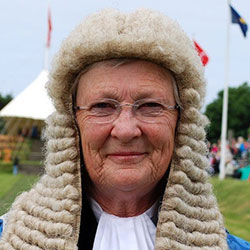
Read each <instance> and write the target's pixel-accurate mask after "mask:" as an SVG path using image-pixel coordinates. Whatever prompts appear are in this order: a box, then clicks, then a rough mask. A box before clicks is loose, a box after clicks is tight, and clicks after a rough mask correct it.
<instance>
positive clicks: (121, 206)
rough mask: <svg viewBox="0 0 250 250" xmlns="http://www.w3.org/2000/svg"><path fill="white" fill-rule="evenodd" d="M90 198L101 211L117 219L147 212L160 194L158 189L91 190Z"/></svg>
mask: <svg viewBox="0 0 250 250" xmlns="http://www.w3.org/2000/svg"><path fill="white" fill-rule="evenodd" d="M89 194H90V196H91V197H92V198H93V199H94V200H96V201H97V203H98V204H99V205H100V206H101V208H102V209H103V211H105V212H106V213H109V214H113V215H116V216H119V217H133V216H137V215H140V214H142V213H144V212H145V211H147V210H148V209H149V208H150V207H151V206H152V205H153V204H154V203H155V202H156V200H158V198H159V197H160V194H161V190H160V189H159V187H155V188H154V189H153V190H151V191H149V192H144V193H143V194H142V193H141V192H140V193H139V192H134V191H132V192H119V191H117V190H116V191H115V192H111V191H110V192H101V190H99V189H98V188H92V189H91V190H90V192H89Z"/></svg>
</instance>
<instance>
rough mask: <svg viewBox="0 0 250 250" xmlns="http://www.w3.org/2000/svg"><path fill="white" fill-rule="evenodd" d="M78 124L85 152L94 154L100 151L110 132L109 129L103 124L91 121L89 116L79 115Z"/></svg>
mask: <svg viewBox="0 0 250 250" xmlns="http://www.w3.org/2000/svg"><path fill="white" fill-rule="evenodd" d="M77 124H78V127H79V130H80V134H81V140H82V148H83V152H84V154H88V153H91V154H93V152H97V151H99V150H100V148H101V147H102V145H103V144H104V143H105V141H106V139H107V137H108V136H109V134H110V131H109V129H108V128H107V127H106V126H105V125H103V124H99V125H98V124H92V123H89V122H88V121H87V118H84V117H81V116H78V117H77Z"/></svg>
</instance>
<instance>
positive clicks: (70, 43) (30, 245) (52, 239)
mask: <svg viewBox="0 0 250 250" xmlns="http://www.w3.org/2000/svg"><path fill="white" fill-rule="evenodd" d="M113 58H138V59H142V60H148V61H151V62H153V63H156V64H159V65H161V66H162V67H164V68H166V69H168V70H170V71H171V72H172V73H173V75H174V78H175V80H176V82H177V85H178V89H179V96H180V100H181V104H182V109H181V111H180V119H179V122H178V125H177V133H176V138H175V149H174V153H173V158H172V162H171V167H170V174H169V177H168V182H167V186H166V189H165V193H164V195H163V200H162V205H161V209H160V212H159V215H158V224H157V233H156V240H155V249H156V250H163V249H164V250H167V249H180V250H191V249H192V250H198V249H204V250H205V249H206V250H212V249H213V250H219V249H228V247H227V242H226V233H225V229H224V225H223V219H222V216H221V213H220V211H219V209H218V205H217V203H216V199H215V197H214V195H213V193H212V187H211V185H210V184H209V183H208V174H207V171H206V169H207V168H208V166H209V163H208V160H207V158H206V153H207V147H206V144H205V136H206V135H205V130H204V127H205V126H206V125H207V123H208V121H207V119H206V117H204V116H203V115H202V114H201V113H200V108H201V106H202V103H203V100H204V95H205V80H204V73H203V67H202V64H201V62H200V58H199V57H198V55H197V52H196V51H195V49H194V47H193V44H192V42H191V41H190V39H189V38H188V37H187V36H186V34H185V33H184V32H183V31H182V29H181V28H180V27H179V25H178V24H177V23H176V22H174V21H172V20H171V19H169V18H168V17H166V16H165V15H163V14H161V13H159V12H155V11H151V10H145V9H140V10H137V11H135V12H133V13H129V14H124V13H121V12H119V11H116V10H105V11H101V12H99V13H97V14H93V15H91V16H89V17H87V18H86V19H85V20H84V21H83V22H82V23H81V24H80V25H79V26H78V27H76V29H75V30H74V31H73V32H72V33H71V34H70V35H69V36H68V38H67V39H66V40H65V41H64V42H63V44H62V46H61V48H60V50H59V52H58V53H57V55H56V56H55V58H54V61H53V65H52V70H51V73H50V78H49V82H48V85H47V87H48V92H49V94H50V96H51V98H52V100H53V102H54V105H55V108H56V111H55V112H54V113H53V114H52V115H51V116H50V117H49V118H48V119H47V128H46V133H45V136H46V141H47V143H46V144H47V146H46V150H47V153H46V160H45V174H44V175H43V176H42V178H41V179H40V180H39V182H38V183H37V184H36V185H35V186H34V187H33V188H32V189H31V190H30V191H29V192H26V193H23V194H22V195H21V196H19V197H18V198H17V199H16V201H15V203H14V204H13V206H12V208H11V210H10V212H9V220H8V226H7V228H6V230H5V231H4V233H3V237H2V240H1V242H0V249H6V250H7V249H8V250H12V249H22V250H23V249H25V250H41V249H44V250H45V249H58V250H59V249H60V250H63V249H64V250H73V249H74V250H76V249H77V242H78V237H79V230H80V217H81V209H83V210H84V207H82V198H81V197H82V193H81V192H82V180H81V174H80V156H79V155H80V146H79V134H78V131H77V128H76V125H75V122H74V116H73V109H72V93H71V88H72V85H73V83H74V81H75V79H76V77H77V75H78V74H79V72H80V71H81V70H82V69H83V68H84V67H86V66H87V65H90V64H92V63H94V62H97V61H101V60H106V59H113ZM83 226H84V225H83Z"/></svg>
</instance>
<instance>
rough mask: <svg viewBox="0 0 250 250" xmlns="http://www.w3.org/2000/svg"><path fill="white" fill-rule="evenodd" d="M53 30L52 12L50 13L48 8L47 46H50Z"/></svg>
mask: <svg viewBox="0 0 250 250" xmlns="http://www.w3.org/2000/svg"><path fill="white" fill-rule="evenodd" d="M51 31H52V22H51V13H50V8H48V36H47V43H46V47H47V48H49V47H50V40H51Z"/></svg>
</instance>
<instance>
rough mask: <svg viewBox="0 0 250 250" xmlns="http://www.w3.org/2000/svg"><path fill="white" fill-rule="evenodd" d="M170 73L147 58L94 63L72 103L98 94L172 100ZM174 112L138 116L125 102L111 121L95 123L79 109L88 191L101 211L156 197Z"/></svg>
mask: <svg viewBox="0 0 250 250" xmlns="http://www.w3.org/2000/svg"><path fill="white" fill-rule="evenodd" d="M169 74H170V73H168V72H166V71H165V70H164V69H163V68H162V67H160V66H158V65H156V64H153V63H151V62H147V61H141V60H139V61H135V62H130V63H126V64H123V65H120V66H118V67H112V66H110V65H96V66H95V67H93V68H92V69H91V70H89V71H88V72H86V73H85V74H83V75H82V76H81V78H80V80H79V85H78V89H77V97H76V104H77V105H78V106H85V105H88V104H90V103H92V102H93V101H95V100H96V99H99V98H112V99H115V100H117V101H119V102H120V103H134V102H135V101H136V100H138V99H142V98H145V97H146V98H160V99H161V100H162V101H163V102H165V103H167V104H168V105H175V100H174V93H173V86H172V82H171V78H170V75H169ZM177 117H178V112H177V111H170V112H167V113H164V115H163V116H162V117H161V118H160V119H159V120H158V122H157V123H153V124H152V123H145V122H141V121H139V120H137V119H136V118H135V117H134V116H133V114H132V112H131V107H123V109H122V112H121V114H120V116H119V117H118V118H117V119H116V120H115V121H114V122H112V123H108V124H93V123H91V122H90V116H89V115H88V112H85V111H77V113H76V119H77V123H78V126H79V129H80V134H81V140H82V149H83V154H84V160H85V165H86V168H87V171H88V174H89V176H90V179H91V182H92V185H91V187H90V195H91V196H92V197H93V198H94V199H95V200H96V201H97V202H98V203H99V204H100V205H101V207H102V208H103V209H104V211H107V212H109V213H111V214H115V215H118V216H121V217H127V216H135V215H138V214H141V213H143V212H144V211H146V210H147V209H148V208H149V207H150V206H151V205H152V204H153V203H154V202H155V200H156V199H157V198H158V195H157V191H156V187H157V183H158V182H159V181H160V179H161V178H162V177H163V175H164V173H165V172H166V170H167V168H168V167H169V164H170V161H171V157H172V153H173V148H174V136H175V128H176V123H177Z"/></svg>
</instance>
